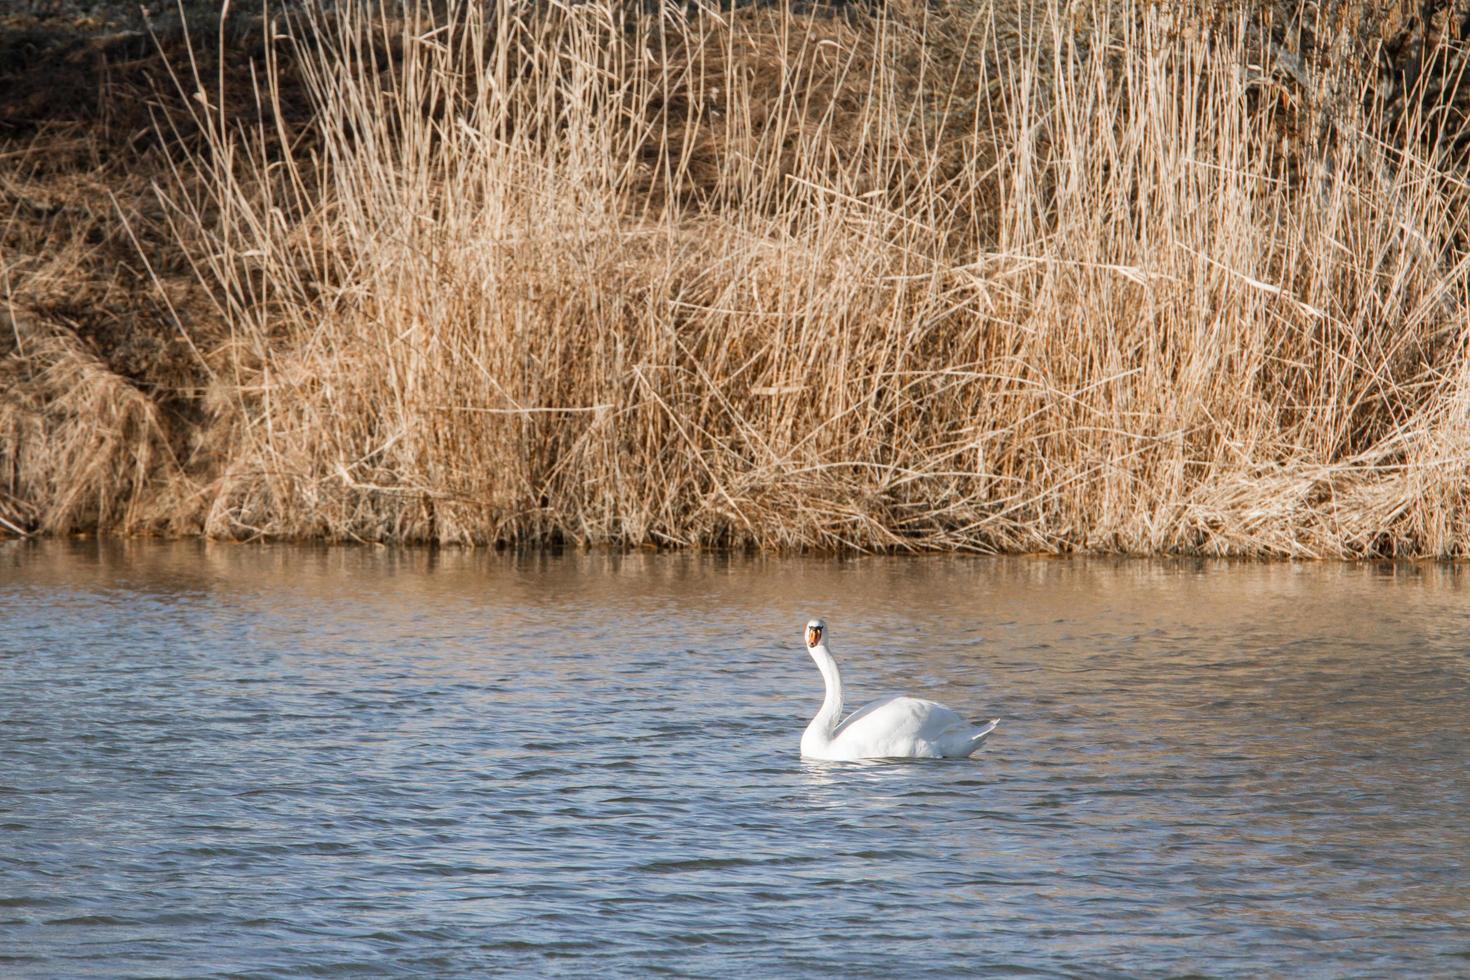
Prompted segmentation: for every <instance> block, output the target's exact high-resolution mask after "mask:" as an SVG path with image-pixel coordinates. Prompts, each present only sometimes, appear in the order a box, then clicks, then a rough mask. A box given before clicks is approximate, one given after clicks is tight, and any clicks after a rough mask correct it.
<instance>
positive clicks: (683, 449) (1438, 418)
mask: <svg viewBox="0 0 1470 980" xmlns="http://www.w3.org/2000/svg"><path fill="white" fill-rule="evenodd" d="M452 7H453V10H452V12H451V13H449V14H447V15H445V14H442V13H441V14H440V15H437V16H436V15H435V14H432V13H430V12H429V11H428V10H427V9H426V8H425V9H421V10H419V11H417V12H411V13H410V14H409V15H407V16H397V15H395V16H393V17H389V16H387V15H371V14H367V13H363V12H362V11H361V10H360V9H359V10H358V11H357V12H355V13H345V14H343V15H341V16H340V17H339V18H337V19H333V20H313V19H311V18H310V17H308V18H306V19H304V20H303V19H296V20H290V19H287V18H280V19H278V20H277V21H276V28H275V30H276V33H277V36H276V38H275V40H274V42H273V44H271V45H267V47H266V49H265V50H266V61H265V62H264V63H263V64H262V70H261V72H260V74H259V76H258V82H257V85H256V89H255V91H254V93H253V95H252V98H253V99H254V101H255V103H256V105H257V109H256V111H254V112H252V113H250V114H248V115H243V116H242V115H240V114H238V113H231V112H226V111H224V110H222V109H220V108H219V107H220V106H222V105H225V104H228V103H229V102H230V98H229V96H230V95H232V94H235V95H238V93H222V92H221V91H219V86H220V83H219V82H218V81H217V80H216V79H215V78H213V77H210V76H209V75H208V74H207V73H194V74H191V73H190V72H189V70H188V66H187V65H184V66H179V68H180V80H181V84H182V85H183V86H184V89H185V91H186V92H189V93H190V94H191V95H193V96H194V97H193V99H192V101H191V105H192V111H193V112H194V113H195V114H196V118H195V123H196V124H197V125H198V126H199V127H200V128H201V129H202V130H203V131H204V132H206V133H207V134H208V136H209V140H208V147H207V152H203V153H192V154H189V155H181V156H180V157H179V158H177V159H176V167H177V170H176V171H175V179H174V180H172V181H171V182H170V183H169V184H168V185H167V186H165V187H163V188H161V192H162V195H163V198H164V200H165V202H166V203H167V204H168V205H169V207H170V209H171V210H170V214H171V221H172V224H173V228H174V232H175V234H176V235H177V236H178V238H179V240H180V241H181V242H183V243H185V244H186V245H187V247H188V250H189V254H190V256H191V259H192V262H193V263H194V266H195V269H196V272H197V275H198V276H199V278H200V279H201V281H203V282H204V283H205V284H207V286H208V287H209V289H210V291H211V294H212V295H213V296H214V297H215V300H216V301H217V303H218V309H219V315H220V316H221V317H222V318H223V319H224V320H225V321H226V322H227V323H228V325H229V331H230V339H229V341H228V343H226V344H224V345H222V346H219V347H215V348H212V349H207V350H203V349H202V350H201V351H200V352H199V357H200V359H201V362H202V363H205V364H207V365H208V370H209V372H210V377H211V379H212V380H211V382H210V394H209V401H208V406H209V409H210V412H211V415H210V418H211V421H210V423H209V426H208V431H207V435H206V438H207V441H208V443H209V445H210V446H211V447H212V451H213V452H214V453H215V455H216V457H217V458H218V459H219V460H220V463H219V469H218V472H217V474H216V475H215V477H214V479H213V482H210V483H208V485H207V486H206V487H205V492H204V495H203V497H202V499H203V500H205V501H206V502H207V515H206V517H205V519H204V525H203V526H204V530H205V531H206V532H207V533H209V534H214V535H226V536H254V535H273V536H287V537H298V536H325V537H328V538H333V539H365V540H405V541H441V542H467V543H468V542H473V543H482V542H516V543H535V542H547V541H552V540H563V541H568V542H578V543H586V544H600V543H611V544H617V545H642V544H656V545H687V546H734V547H755V548H763V549H786V548H807V547H814V548H837V549H858V550H867V549H899V550H911V549H912V550H918V549H957V550H991V549H1000V550H1021V551H1072V550H1088V551H1094V550H1096V551H1122V552H1198V553H1207V554H1240V555H1278V556H1282V555H1293V556H1343V555H1365V554H1405V555H1407V554H1413V555H1459V554H1463V553H1465V552H1466V551H1467V550H1470V505H1467V498H1466V491H1467V488H1470V483H1467V475H1470V351H1467V341H1470V336H1467V322H1470V321H1467V312H1470V289H1467V282H1470V279H1467V269H1470V252H1467V250H1466V242H1467V237H1466V236H1467V231H1470V227H1467V211H1466V208H1465V198H1466V195H1465V192H1466V189H1467V188H1466V184H1465V182H1464V175H1463V173H1461V172H1459V171H1457V170H1456V169H1455V167H1454V166H1452V165H1451V163H1449V162H1447V161H1446V160H1445V159H1443V158H1441V157H1440V156H1439V155H1438V153H1437V149H1436V148H1437V147H1439V146H1441V145H1442V141H1439V142H1437V141H1436V138H1437V133H1438V130H1437V129H1436V127H1439V126H1442V122H1443V120H1442V119H1440V118H1439V117H1436V116H1435V115H1434V113H1433V111H1432V109H1433V106H1429V107H1428V108H1427V109H1409V110H1406V109H1405V106H1404V104H1402V103H1400V104H1395V105H1393V106H1390V105H1388V104H1386V102H1385V100H1384V99H1383V98H1382V97H1380V96H1378V95H1377V94H1376V91H1377V90H1376V89H1375V87H1374V84H1375V82H1374V75H1373V71H1374V68H1373V66H1372V64H1371V63H1369V64H1360V63H1358V62H1356V61H1355V60H1354V59H1350V58H1343V59H1341V60H1340V61H1335V60H1334V59H1326V60H1324V61H1323V62H1322V63H1320V64H1314V65H1303V64H1301V63H1300V62H1299V61H1296V60H1294V59H1291V58H1288V57H1286V56H1285V55H1284V54H1283V52H1282V50H1281V48H1280V47H1279V45H1273V42H1272V38H1273V35H1272V28H1271V26H1270V25H1269V24H1265V23H1264V22H1263V21H1261V20H1260V18H1256V17H1253V16H1252V15H1251V14H1250V13H1249V11H1248V10H1244V9H1242V10H1237V11H1235V12H1233V13H1226V14H1219V13H1218V12H1216V13H1215V14H1212V15H1207V14H1205V13H1203V12H1199V11H1196V12H1193V13H1191V12H1190V11H1189V10H1187V9H1186V8H1184V7H1181V6H1178V5H1156V4H1151V3H1147V2H1144V0H1112V2H1110V3H1104V2H1101V0H1091V2H1089V0H1072V2H1062V3H1051V2H1023V0H994V2H981V3H972V4H950V5H943V8H944V9H943V10H942V11H941V10H937V9H931V8H930V7H929V6H928V5H925V4H922V3H914V4H904V3H899V2H893V3H889V4H886V5H882V6H881V7H880V8H879V10H878V12H876V13H873V12H866V13H865V12H860V11H854V10H848V11H846V12H845V13H841V14H839V15H835V16H833V15H825V14H798V13H791V12H789V11H783V10H780V9H771V8H742V9H737V10H733V11H732V10H715V9H710V8H697V9H694V10H692V11H685V10H684V9H683V8H680V9H678V10H675V9H673V8H665V9H664V10H663V11H662V12H661V13H660V12H646V11H645V12H638V11H635V10H633V9H632V7H633V5H626V4H620V3H610V2H599V0H594V2H589V3H575V4H573V3H503V4H497V5H493V10H491V11H490V12H486V7H485V5H481V4H464V5H452ZM1201 9H1202V10H1207V9H1209V8H1201ZM287 55H289V57H290V58H291V59H292V60H293V63H295V64H296V65H297V66H298V70H300V71H301V72H302V73H303V77H304V79H305V83H306V87H307V91H308V92H309V94H310V98H311V100H312V103H313V105H314V107H315V112H316V118H315V120H314V124H313V126H312V127H311V128H309V129H305V130H300V131H297V130H294V129H291V128H290V127H289V126H288V124H287V123H286V122H285V121H284V120H285V114H283V113H281V112H280V111H279V106H278V101H279V98H278V87H279V84H280V77H281V71H280V67H279V65H278V64H277V63H276V61H275V58H276V57H284V56H287ZM200 75H203V77H198V76H200Z"/></svg>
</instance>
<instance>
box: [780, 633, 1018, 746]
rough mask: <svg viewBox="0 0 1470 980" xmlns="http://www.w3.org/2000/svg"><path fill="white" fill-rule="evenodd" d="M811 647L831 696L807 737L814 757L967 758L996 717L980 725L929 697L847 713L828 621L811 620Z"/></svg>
mask: <svg viewBox="0 0 1470 980" xmlns="http://www.w3.org/2000/svg"><path fill="white" fill-rule="evenodd" d="M806 641H807V642H806V648H807V652H808V653H810V654H811V655H812V659H813V660H815V661H816V663H817V669H818V670H820V671H821V672H822V680H823V681H825V682H826V685H827V696H826V697H825V698H824V699H823V701H822V708H821V710H820V711H818V712H817V716H816V717H815V718H813V719H812V721H811V724H810V725H807V726H806V731H805V732H803V733H802V736H801V754H802V755H804V756H806V757H808V758H811V759H832V760H847V761H850V760H854V759H962V758H964V757H965V756H968V755H970V754H972V753H974V752H975V751H976V750H977V749H979V748H980V745H981V743H982V742H984V741H985V737H986V736H987V735H989V734H990V733H991V732H992V731H993V730H994V729H995V724H996V723H995V721H990V722H987V723H986V724H984V725H980V726H978V727H977V726H975V725H973V724H971V723H970V722H968V721H966V720H965V718H964V717H963V716H962V715H960V714H959V713H958V712H956V711H954V710H952V709H950V708H946V707H945V706H944V705H942V704H939V703H937V702H934V701H926V700H924V699H923V698H910V697H896V698H886V699H884V700H882V701H874V702H873V703H872V704H868V705H864V706H863V707H861V708H859V709H858V710H856V711H854V712H853V713H852V714H851V715H849V716H848V717H847V720H846V721H843V722H842V723H841V724H839V723H838V718H840V717H841V715H842V676H841V674H839V673H838V672H837V661H836V660H833V659H832V653H831V651H829V650H828V649H827V624H826V623H824V622H823V621H822V620H820V619H814V620H812V621H811V622H810V623H807V627H806Z"/></svg>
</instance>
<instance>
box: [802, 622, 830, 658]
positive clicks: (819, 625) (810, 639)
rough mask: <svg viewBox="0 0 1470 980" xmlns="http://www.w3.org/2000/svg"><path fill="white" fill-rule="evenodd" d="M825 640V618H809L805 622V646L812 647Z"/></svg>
mask: <svg viewBox="0 0 1470 980" xmlns="http://www.w3.org/2000/svg"><path fill="white" fill-rule="evenodd" d="M826 640H827V621H826V620H825V619H809V620H807V624H806V646H807V649H808V650H810V649H811V648H812V647H814V646H817V645H819V644H821V643H825V642H826Z"/></svg>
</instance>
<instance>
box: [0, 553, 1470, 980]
mask: <svg viewBox="0 0 1470 980" xmlns="http://www.w3.org/2000/svg"><path fill="white" fill-rule="evenodd" d="M1467 586H1470V570H1467V569H1465V568H1463V567H1460V566H1446V565H1336V564H1274V565H1266V564H1228V563H1206V562H1192V561H1168V562H1142V561H1099V560H1089V561H1056V560H1044V559H1020V558H1005V559H917V560H914V559H910V560H905V559H861V560H852V561H838V560H806V559H801V560H761V559H744V558H717V557H708V556H691V555H672V556H670V555H652V554H636V555H630V556H611V555H585V554H569V555H564V556H547V555H538V556H535V557H514V556H506V555H497V554H494V553H484V552H482V553H464V552H445V551H440V552H430V551H393V550H373V549H366V548H339V549H317V548H298V547H284V546H283V547H273V546H266V547H257V546H238V545H218V544H214V545H210V544H199V543H184V544H158V543H146V542H140V543H122V544H102V545H98V544H96V543H86V542H50V543H42V544H31V543H20V542H12V543H8V544H3V545H0V843H3V847H0V973H3V974H5V975H7V976H86V975H99V976H101V975H105V976H119V975H145V976H195V975H205V974H239V975H249V976H277V975H279V976H293V975H355V974H366V973H371V974H382V973H401V974H416V975H432V976H453V975H476V974H485V973H492V972H507V973H523V974H531V975H558V974H575V975H596V976H647V975H655V974H664V975H697V976H783V977H801V976H812V977H818V976H822V977H830V976H836V975H843V976H875V977H891V976H905V977H907V976H916V975H936V976H954V975H961V974H965V975H988V976H997V975H1007V974H1031V975H1057V974H1061V975H1069V974H1070V975H1075V974H1085V975H1089V976H1106V975H1110V974H1112V975H1119V976H1139V975H1172V974H1203V975H1261V974H1276V975H1291V976H1300V975H1304V974H1319V975H1324V974H1330V975H1342V974H1364V975H1376V976H1402V975H1407V974H1412V975H1418V976H1436V975H1442V976H1453V975H1460V976H1464V975H1466V974H1467V973H1470V868H1467V863H1466V862H1467V857H1470V775H1467V769H1466V762H1467V757H1470V653H1467V651H1470V587H1467ZM812 615H823V616H825V617H826V618H827V620H828V622H829V624H830V627H831V631H830V640H831V646H832V649H833V652H834V653H835V654H836V656H837V658H838V661H839V663H840V664H841V665H842V667H843V674H844V681H845V683H846V686H847V689H848V697H849V699H850V701H849V707H854V706H856V705H858V704H861V703H862V702H863V701H865V700H867V699H869V698H871V697H876V696H878V695H880V694H885V693H902V692H906V693H911V694H917V695H922V696H926V697H931V698H935V699H937V700H940V701H943V702H945V703H947V704H949V705H951V706H952V707H955V708H957V709H960V710H961V711H962V712H963V713H966V714H968V715H970V716H971V717H973V718H975V719H977V720H980V719H985V718H990V717H995V716H999V717H1000V718H1001V719H1002V721H1001V725H1000V728H999V730H998V731H997V732H996V733H995V735H993V736H992V737H991V739H990V741H989V742H988V743H987V745H986V747H985V749H984V750H983V751H982V752H981V753H980V754H979V755H978V756H976V757H975V758H974V759H971V760H966V761H942V762H915V763H887V764H835V763H828V764H818V763H809V762H803V761H802V760H801V759H800V758H799V757H798V752H797V743H798V740H799V737H800V733H801V730H802V728H803V727H804V726H805V724H806V722H807V720H808V719H809V718H810V716H811V715H812V714H813V713H814V712H815V711H816V708H817V705H818V703H819V702H820V700H821V679H820V677H819V675H818V674H817V671H816V669H815V668H814V667H813V665H812V663H811V661H810V660H809V658H808V657H807V655H806V652H805V651H804V649H803V648H802V643H801V632H802V625H803V624H804V623H805V621H806V619H807V618H808V617H809V616H812Z"/></svg>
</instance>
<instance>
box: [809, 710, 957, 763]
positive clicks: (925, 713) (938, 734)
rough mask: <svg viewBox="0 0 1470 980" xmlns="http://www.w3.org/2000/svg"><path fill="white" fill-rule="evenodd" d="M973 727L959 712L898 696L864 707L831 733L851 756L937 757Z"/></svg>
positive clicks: (836, 741)
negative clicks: (958, 736) (956, 738)
mask: <svg viewBox="0 0 1470 980" xmlns="http://www.w3.org/2000/svg"><path fill="white" fill-rule="evenodd" d="M973 729H974V726H973V725H971V724H970V723H969V722H968V721H966V720H965V719H964V718H963V717H962V716H961V715H960V714H959V713H958V712H956V711H954V710H952V709H950V708H946V707H945V706H944V705H942V704H939V703H937V702H935V701H927V700H925V699H924V698H910V697H897V698H887V699H886V700H883V701H874V702H873V703H872V704H865V705H863V706H862V707H861V708H859V709H858V710H856V711H854V712H853V713H852V714H851V715H849V716H848V718H847V720H846V721H844V722H843V723H842V724H840V725H838V726H837V730H836V731H835V732H833V733H832V741H833V742H834V743H839V742H840V743H841V744H842V745H843V747H844V748H845V749H846V750H847V751H849V752H851V753H852V754H853V755H854V756H860V757H864V758H883V757H893V758H897V757H903V756H915V755H920V756H938V755H942V754H945V752H944V750H945V748H946V747H948V745H949V743H950V742H952V741H953V740H954V738H955V737H956V735H959V734H963V735H965V736H968V735H969V733H970V732H971V731H972V730H973Z"/></svg>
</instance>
